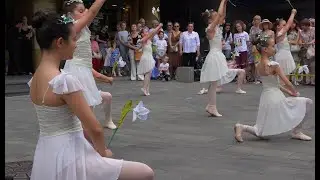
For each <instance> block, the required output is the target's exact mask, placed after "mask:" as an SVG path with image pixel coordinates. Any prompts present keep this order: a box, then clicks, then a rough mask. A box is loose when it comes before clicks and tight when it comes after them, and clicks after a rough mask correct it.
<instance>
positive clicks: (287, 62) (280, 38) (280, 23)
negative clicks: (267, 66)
mask: <svg viewBox="0 0 320 180" xmlns="http://www.w3.org/2000/svg"><path fill="white" fill-rule="evenodd" d="M296 13H297V10H295V9H292V11H291V15H290V17H289V19H288V22H286V21H285V20H283V19H277V21H276V23H275V26H276V27H275V28H276V38H275V39H276V44H277V50H278V51H277V53H276V54H275V56H274V58H275V61H276V62H278V63H279V64H280V67H281V68H282V70H283V72H284V74H285V75H290V74H291V73H292V71H293V70H295V69H296V64H295V62H294V59H293V57H292V54H291V51H290V44H289V41H288V38H287V32H288V30H289V29H290V27H291V25H292V24H293V21H294V17H295V15H296Z"/></svg>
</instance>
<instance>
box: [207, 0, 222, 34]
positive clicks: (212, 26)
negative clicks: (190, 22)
mask: <svg viewBox="0 0 320 180" xmlns="http://www.w3.org/2000/svg"><path fill="white" fill-rule="evenodd" d="M226 5H227V0H221V2H220V6H219V9H218V13H217V16H216V17H212V23H211V24H210V25H209V26H208V29H207V32H209V33H210V32H214V30H215V27H216V26H217V25H218V24H219V23H220V22H221V21H223V20H224V18H225V14H224V13H226V12H225V11H226V10H225V8H226Z"/></svg>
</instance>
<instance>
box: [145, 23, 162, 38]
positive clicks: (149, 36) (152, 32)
mask: <svg viewBox="0 0 320 180" xmlns="http://www.w3.org/2000/svg"><path fill="white" fill-rule="evenodd" d="M162 26H163V25H162V23H160V24H159V25H158V27H156V28H155V29H154V30H152V31H151V32H150V33H149V34H148V35H147V36H145V37H143V38H142V39H141V42H142V43H146V42H147V41H148V40H149V39H151V38H153V36H155V35H156V34H157V32H158V31H159V30H160V29H161V28H162Z"/></svg>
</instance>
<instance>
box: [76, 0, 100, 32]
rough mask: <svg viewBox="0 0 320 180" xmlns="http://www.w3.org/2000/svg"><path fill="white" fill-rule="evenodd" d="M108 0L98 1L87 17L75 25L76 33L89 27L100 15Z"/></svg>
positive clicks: (87, 13)
mask: <svg viewBox="0 0 320 180" xmlns="http://www.w3.org/2000/svg"><path fill="white" fill-rule="evenodd" d="M105 1H106V0H96V1H95V2H94V3H93V4H92V5H91V7H90V8H89V9H88V11H87V12H86V13H85V15H84V16H83V17H82V18H80V19H79V20H77V23H75V24H74V28H75V30H76V32H77V33H78V32H80V31H81V30H82V29H83V28H84V27H85V26H87V25H88V24H89V23H90V22H91V21H92V20H93V19H94V18H95V17H96V16H97V14H98V13H99V10H100V8H101V7H102V6H103V4H104V2H105Z"/></svg>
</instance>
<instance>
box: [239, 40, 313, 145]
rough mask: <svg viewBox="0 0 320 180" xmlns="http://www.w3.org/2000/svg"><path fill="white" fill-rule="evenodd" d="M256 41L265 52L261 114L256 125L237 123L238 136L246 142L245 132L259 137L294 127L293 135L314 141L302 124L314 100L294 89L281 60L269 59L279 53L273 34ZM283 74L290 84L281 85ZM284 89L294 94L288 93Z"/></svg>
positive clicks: (259, 69)
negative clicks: (243, 137) (243, 134)
mask: <svg viewBox="0 0 320 180" xmlns="http://www.w3.org/2000/svg"><path fill="white" fill-rule="evenodd" d="M254 44H255V45H256V47H257V49H258V51H259V52H260V53H261V61H260V63H259V64H258V65H257V67H256V68H257V73H258V74H259V75H260V77H261V80H262V85H263V91H262V94H261V97H260V105H259V110H258V117H257V121H256V124H255V125H254V126H249V125H243V124H239V123H237V124H236V125H235V127H234V130H235V139H236V140H237V141H238V142H243V139H242V133H243V132H247V133H250V134H252V135H254V136H257V137H266V136H272V135H277V134H281V133H284V132H287V131H290V130H292V138H294V139H299V140H304V141H310V140H311V137H309V136H307V135H305V134H303V133H302V132H301V128H302V124H303V122H304V118H305V115H306V112H307V110H308V109H309V108H311V107H310V106H311V105H312V100H311V99H309V98H304V97H297V96H299V93H298V92H297V91H296V90H295V89H294V87H293V85H292V84H291V82H290V81H289V80H288V78H287V77H286V75H285V73H284V72H283V70H282V68H281V66H279V63H277V62H275V61H270V60H269V58H270V57H271V56H273V55H274V53H275V48H274V44H275V43H274V39H273V38H272V37H270V36H260V38H258V39H257V42H255V43H254ZM279 78H280V79H281V80H282V82H283V83H285V85H286V87H287V88H284V87H283V86H281V84H280V85H279V82H278V81H279ZM281 91H283V92H285V93H287V94H288V95H290V96H291V97H285V95H284V94H283V92H281Z"/></svg>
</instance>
